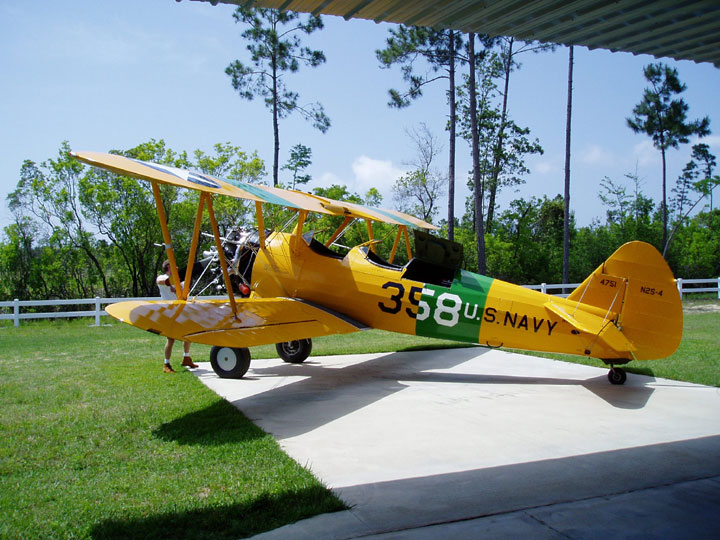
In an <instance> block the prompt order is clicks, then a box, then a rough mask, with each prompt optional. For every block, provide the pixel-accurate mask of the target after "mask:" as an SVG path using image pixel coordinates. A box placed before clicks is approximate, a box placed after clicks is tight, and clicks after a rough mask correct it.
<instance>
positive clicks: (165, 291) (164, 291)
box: [156, 260, 198, 373]
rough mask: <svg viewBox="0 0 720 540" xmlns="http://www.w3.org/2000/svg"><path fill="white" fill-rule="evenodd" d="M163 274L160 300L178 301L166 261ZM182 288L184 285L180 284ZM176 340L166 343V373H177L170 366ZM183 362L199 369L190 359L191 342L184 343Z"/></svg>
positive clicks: (160, 278) (159, 287) (159, 282)
mask: <svg viewBox="0 0 720 540" xmlns="http://www.w3.org/2000/svg"><path fill="white" fill-rule="evenodd" d="M162 269H163V273H162V274H160V275H159V276H158V277H157V280H156V283H157V286H158V289H160V298H162V299H163V300H177V294H176V292H175V287H174V286H173V285H172V278H171V277H170V261H167V260H166V261H165V262H164V263H163V264H162ZM180 286H181V287H182V283H181V284H180ZM174 344H175V340H174V339H173V338H167V342H166V343H165V363H164V364H163V372H164V373H175V370H174V369H173V367H172V365H171V364H170V356H171V355H172V350H173V345H174ZM183 351H184V352H183V361H182V364H181V365H182V366H185V367H189V368H191V369H193V368H196V367H198V366H197V364H196V363H194V362H193V361H192V358H191V357H190V342H189V341H184V342H183Z"/></svg>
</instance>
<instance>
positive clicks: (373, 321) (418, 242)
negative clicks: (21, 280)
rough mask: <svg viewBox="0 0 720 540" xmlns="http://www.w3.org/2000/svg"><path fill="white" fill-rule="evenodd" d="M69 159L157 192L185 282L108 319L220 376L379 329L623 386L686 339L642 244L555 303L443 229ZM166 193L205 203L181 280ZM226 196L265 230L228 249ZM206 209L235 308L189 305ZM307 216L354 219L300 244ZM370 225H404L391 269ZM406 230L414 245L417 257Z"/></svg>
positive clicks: (188, 177)
mask: <svg viewBox="0 0 720 540" xmlns="http://www.w3.org/2000/svg"><path fill="white" fill-rule="evenodd" d="M71 155H72V156H74V157H75V158H77V159H78V160H80V161H82V162H84V163H87V164H90V165H93V166H96V167H101V168H103V169H107V170H109V171H112V172H114V173H117V174H121V175H125V176H131V177H134V178H139V179H142V180H147V181H149V182H150V183H151V184H152V189H153V193H154V195H155V200H156V205H157V212H158V217H159V220H160V225H161V228H162V231H163V237H164V238H163V239H164V242H165V248H166V251H167V257H168V260H169V261H170V264H171V274H172V280H173V282H174V283H181V282H184V283H185V285H184V287H182V289H181V290H180V291H179V292H178V300H176V301H167V300H157V301H128V302H120V303H116V304H112V305H110V306H108V307H107V312H108V313H109V314H110V315H112V316H113V317H115V318H117V319H119V320H120V321H123V322H126V323H128V324H131V325H133V326H136V327H138V328H142V329H143V330H147V331H150V332H153V333H156V334H161V335H163V336H167V337H170V338H174V339H179V340H182V341H190V342H194V343H204V344H207V345H212V349H211V353H210V362H211V364H212V367H213V369H214V370H215V372H216V373H217V374H218V375H219V376H220V377H229V378H240V377H242V376H243V375H245V373H246V372H247V370H248V368H249V366H250V353H249V351H248V347H252V346H256V345H265V344H276V346H277V350H278V354H279V355H280V357H281V358H282V359H283V360H284V361H286V362H292V363H300V362H303V361H304V360H305V359H306V358H307V357H308V356H309V354H310V351H311V348H312V342H311V338H314V337H318V336H324V335H330V334H343V333H349V332H357V331H360V330H364V329H368V328H379V329H383V330H389V331H393V332H402V333H405V334H411V335H419V336H431V337H438V338H446V339H451V340H457V341H464V342H471V343H479V344H481V345H485V346H488V347H509V348H516V349H525V350H532V351H547V352H559V353H567V354H575V355H580V356H586V357H593V358H599V359H601V360H603V361H604V362H605V363H606V364H607V365H609V366H610V372H609V373H608V379H609V380H610V382H611V383H613V384H623V383H624V382H625V380H626V374H625V371H624V370H623V369H622V368H619V367H616V366H618V365H623V364H626V363H627V362H630V361H631V360H650V359H656V358H664V357H666V356H669V355H671V354H672V353H673V352H674V351H675V349H676V348H677V346H678V344H679V343H680V339H681V337H682V303H681V299H680V296H679V293H678V291H677V288H676V286H675V281H674V278H673V275H672V272H671V271H670V269H669V267H668V266H667V264H666V262H665V260H664V259H663V257H662V256H661V255H660V254H659V253H658V252H657V250H656V249H655V248H653V247H652V246H650V245H649V244H646V243H643V242H630V243H627V244H625V245H623V246H621V247H620V248H619V249H618V250H617V251H616V252H615V253H614V254H613V255H612V256H611V257H610V258H609V259H607V260H606V261H605V262H604V263H603V264H602V265H600V266H599V267H598V268H597V269H596V270H595V271H594V272H593V273H592V274H591V275H590V276H589V277H588V278H587V279H586V280H585V281H584V282H583V283H582V284H581V285H580V286H579V287H578V288H577V289H575V290H574V291H573V292H572V293H571V294H570V296H568V297H567V298H559V297H555V296H548V295H546V294H542V293H540V292H538V291H533V290H530V289H527V288H524V287H521V286H518V285H513V284H510V283H506V282H503V281H500V280H498V279H493V278H490V277H486V276H482V275H478V274H473V273H471V272H467V271H465V270H462V269H461V268H460V264H461V261H462V247H461V246H460V245H459V244H456V243H453V242H450V241H448V240H444V239H442V238H439V237H437V236H433V235H431V234H429V233H428V232H427V231H428V230H430V229H436V227H435V226H433V225H431V224H429V223H426V222H424V221H421V220H419V219H416V218H414V217H412V216H409V215H406V214H403V213H400V212H396V211H393V210H385V209H379V208H374V207H367V206H363V205H358V204H353V203H349V202H344V201H335V200H331V199H327V198H324V197H319V196H315V195H311V194H308V193H302V192H299V191H294V190H287V189H279V188H273V187H268V186H264V185H257V184H248V183H242V182H234V181H230V180H222V179H220V178H216V177H214V176H210V175H207V174H200V173H195V172H191V171H187V170H182V169H177V168H173V167H168V166H164V165H158V164H155V163H148V162H143V161H139V160H134V159H130V158H126V157H123V156H118V155H113V154H103V153H94V152H72V153H71ZM159 184H170V185H174V186H179V187H184V188H187V189H193V190H198V191H199V192H200V193H201V194H200V201H199V205H198V209H197V217H196V221H195V231H194V234H193V241H192V245H191V248H190V253H189V260H188V264H187V270H186V271H185V275H184V276H180V275H179V270H178V265H177V263H176V260H175V255H174V252H173V248H172V242H171V237H170V231H169V230H168V226H167V220H166V216H165V212H164V210H163V205H162V201H161V198H160V189H159ZM218 195H224V196H228V197H236V198H239V199H245V200H249V201H254V202H255V208H256V219H257V230H256V231H254V232H252V233H248V232H246V233H243V234H238V235H237V236H236V238H235V239H234V240H230V239H223V238H221V237H220V234H219V231H218V225H217V221H216V218H215V214H214V211H213V198H214V197H216V196H218ZM264 204H275V205H282V206H284V207H286V208H289V209H291V210H294V211H295V212H296V216H297V217H296V219H297V221H296V223H295V226H294V230H293V231H292V232H290V233H285V232H280V231H276V232H269V231H266V230H265V225H264V220H263V205H264ZM205 210H207V213H208V215H209V219H210V223H211V227H212V236H213V238H214V244H215V249H216V253H218V254H219V257H218V258H219V261H218V262H219V266H220V270H221V273H222V280H223V282H224V286H225V289H226V290H227V294H228V296H227V299H222V300H218V299H207V298H203V297H199V296H198V297H194V298H190V299H189V297H188V295H189V292H190V283H191V281H192V279H191V278H192V269H193V266H194V263H195V262H196V254H197V249H198V238H199V236H200V232H201V231H200V227H201V222H202V219H203V215H204V212H205ZM310 213H319V214H326V215H335V216H342V217H344V220H343V222H342V224H341V225H340V226H339V227H338V229H337V230H336V231H335V232H334V233H333V234H332V236H331V237H330V238H329V240H327V241H326V242H324V243H322V242H320V241H318V240H317V239H316V238H315V237H314V235H313V233H312V232H307V233H304V225H305V223H306V221H307V218H308V215H309V214H310ZM356 219H359V220H364V221H365V222H366V223H367V232H368V237H369V241H368V242H365V243H363V244H360V245H358V246H355V247H353V248H351V249H350V250H349V251H348V252H347V254H344V255H343V254H340V253H338V252H337V251H336V250H334V249H333V243H334V242H335V241H336V240H337V238H338V237H339V236H340V235H341V234H342V233H343V231H344V230H345V229H346V228H347V227H348V225H349V224H350V223H351V222H352V221H353V220H356ZM374 222H383V223H389V224H392V225H395V226H397V235H396V236H395V241H394V245H393V248H392V252H391V254H390V256H389V258H388V260H384V259H383V258H381V257H380V256H379V255H378V254H377V253H375V250H374V244H375V243H376V240H375V239H374V236H373V223H374ZM408 229H413V231H414V235H415V253H414V255H413V254H412V253H411V248H410V246H411V243H410V238H409V234H408ZM401 241H404V244H405V248H406V250H407V255H408V260H409V262H408V263H407V264H405V265H403V266H400V265H397V264H393V260H394V258H395V255H396V253H397V249H398V248H399V246H400V243H401ZM228 243H230V244H231V246H230V247H232V248H233V249H230V250H229V249H228V247H229V245H228ZM181 278H184V279H181Z"/></svg>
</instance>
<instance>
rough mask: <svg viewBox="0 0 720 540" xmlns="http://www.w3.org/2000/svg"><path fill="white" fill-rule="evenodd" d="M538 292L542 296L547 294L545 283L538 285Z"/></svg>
mask: <svg viewBox="0 0 720 540" xmlns="http://www.w3.org/2000/svg"><path fill="white" fill-rule="evenodd" d="M540 291H541V292H542V293H543V294H547V283H541V284H540Z"/></svg>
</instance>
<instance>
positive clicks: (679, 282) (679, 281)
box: [675, 277, 683, 300]
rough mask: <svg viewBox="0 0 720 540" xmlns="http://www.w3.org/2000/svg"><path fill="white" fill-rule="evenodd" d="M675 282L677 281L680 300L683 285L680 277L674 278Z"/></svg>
mask: <svg viewBox="0 0 720 540" xmlns="http://www.w3.org/2000/svg"><path fill="white" fill-rule="evenodd" d="M675 283H677V288H678V292H679V293H680V300H682V297H683V296H682V293H683V287H682V278H681V277H679V278H677V279H676V280H675Z"/></svg>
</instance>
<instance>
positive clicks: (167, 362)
mask: <svg viewBox="0 0 720 540" xmlns="http://www.w3.org/2000/svg"><path fill="white" fill-rule="evenodd" d="M174 344H175V340H174V339H173V338H167V342H166V343H165V363H164V364H163V371H164V372H165V373H175V370H174V369H173V368H172V366H171V365H170V357H171V356H172V350H173V345H174Z"/></svg>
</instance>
